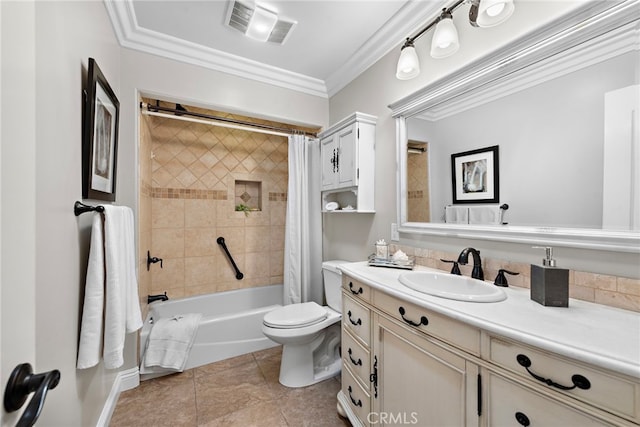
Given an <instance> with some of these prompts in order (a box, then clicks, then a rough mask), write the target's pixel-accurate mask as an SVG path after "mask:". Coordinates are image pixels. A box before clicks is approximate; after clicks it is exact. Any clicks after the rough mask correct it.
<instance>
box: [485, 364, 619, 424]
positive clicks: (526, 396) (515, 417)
mask: <svg viewBox="0 0 640 427" xmlns="http://www.w3.org/2000/svg"><path fill="white" fill-rule="evenodd" d="M484 376H485V377H486V378H487V380H486V381H487V382H488V393H487V395H488V396H487V401H488V402H487V407H488V408H487V412H488V414H487V420H488V422H487V424H488V426H489V427H491V426H496V427H498V426H520V425H522V426H531V427H554V426H557V427H567V426H576V427H577V426H580V427H589V426H594V427H595V426H608V425H611V424H608V423H606V422H604V421H602V420H598V419H595V418H592V417H590V416H588V415H587V414H585V413H582V412H580V411H579V410H577V409H574V408H570V407H568V406H565V405H563V404H561V403H559V402H556V401H554V400H551V399H549V398H547V397H545V396H543V395H541V394H538V393H536V392H534V391H532V390H530V389H528V388H525V387H523V386H520V385H518V384H516V383H515V382H513V381H511V380H508V379H506V378H504V377H502V376H500V375H497V374H495V373H493V372H489V373H488V374H487V375H484Z"/></svg>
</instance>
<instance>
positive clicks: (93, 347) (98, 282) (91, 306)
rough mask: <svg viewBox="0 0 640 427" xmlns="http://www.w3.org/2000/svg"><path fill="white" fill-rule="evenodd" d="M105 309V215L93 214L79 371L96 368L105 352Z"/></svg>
mask: <svg viewBox="0 0 640 427" xmlns="http://www.w3.org/2000/svg"><path fill="white" fill-rule="evenodd" d="M103 307H104V240H103V234H102V215H101V214H100V213H98V212H96V213H94V214H93V222H92V224H91V247H90V248H89V263H88V266H87V278H86V281H85V288H84V308H83V310H82V326H81V329H80V345H79V348H78V364H77V367H78V369H86V368H91V367H92V366H95V365H97V364H98V362H99V361H100V350H101V348H102V319H103V314H102V312H103Z"/></svg>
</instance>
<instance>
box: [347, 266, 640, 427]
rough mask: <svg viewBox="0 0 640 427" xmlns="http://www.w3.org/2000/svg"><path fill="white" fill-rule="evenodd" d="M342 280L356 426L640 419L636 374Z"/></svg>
mask: <svg viewBox="0 0 640 427" xmlns="http://www.w3.org/2000/svg"><path fill="white" fill-rule="evenodd" d="M342 280H343V317H342V327H343V332H342V356H343V371H342V390H341V391H340V393H339V394H338V401H339V404H340V405H339V406H341V407H342V409H343V411H344V413H345V414H346V416H347V417H348V418H349V420H350V421H351V423H352V424H353V425H354V426H392V425H419V426H425V427H428V426H454V425H455V426H467V427H470V426H474V427H480V426H482V427H485V426H486V427H492V426H506V425H512V426H518V425H522V426H532V427H536V426H544V427H548V426H578V425H579V426H610V425H611V426H613V425H615V426H637V425H638V424H639V423H638V422H639V421H640V384H639V383H638V381H637V380H636V379H634V378H630V377H626V376H624V375H621V374H617V373H614V372H611V371H608V370H604V369H601V368H598V367H596V366H592V365H589V364H585V363H583V362H578V361H575V360H572V359H568V358H566V357H562V356H559V355H556V354H553V353H549V352H547V351H544V350H541V349H538V348H536V347H531V346H528V345H525V344H522V343H519V342H517V341H514V340H510V339H506V338H503V337H498V336H494V335H492V334H489V333H488V332H486V331H483V330H481V329H478V328H477V327H473V326H471V325H469V324H466V323H463V322H460V321H458V320H455V319H453V318H450V317H448V316H444V315H442V314H440V313H436V312H433V311H432V310H429V309H426V308H424V307H421V306H418V305H415V304H412V303H410V302H407V301H404V300H402V299H401V298H398V297H395V296H391V295H389V294H387V293H385V292H382V291H380V290H378V289H375V288H372V287H369V286H367V285H365V284H364V283H362V282H360V281H358V280H356V279H354V278H353V277H350V276H349V275H347V274H345V273H343V276H342Z"/></svg>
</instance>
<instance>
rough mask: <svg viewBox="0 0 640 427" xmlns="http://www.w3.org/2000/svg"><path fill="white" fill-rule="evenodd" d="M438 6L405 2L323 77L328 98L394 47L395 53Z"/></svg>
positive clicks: (431, 16)
mask: <svg viewBox="0 0 640 427" xmlns="http://www.w3.org/2000/svg"><path fill="white" fill-rule="evenodd" d="M441 6H442V5H441V4H439V3H438V2H424V1H416V0H412V1H409V2H407V4H406V5H405V6H403V7H402V8H401V9H400V10H399V11H398V12H397V13H396V14H395V15H394V16H393V17H391V19H389V21H387V22H386V23H385V25H384V26H383V27H382V28H380V30H379V31H377V32H376V34H374V35H373V37H371V38H370V39H369V40H367V42H366V43H364V44H363V45H362V47H361V48H360V49H358V52H357V53H356V54H355V55H353V56H352V57H351V58H349V60H348V61H347V62H345V63H344V64H343V65H342V67H340V68H339V69H338V70H336V71H335V72H333V73H332V74H331V75H330V76H329V77H328V78H327V80H326V84H327V88H328V90H329V96H330V97H331V96H333V95H335V94H336V93H338V91H340V90H341V89H342V88H344V87H345V86H346V85H348V84H349V83H351V82H352V81H353V80H354V79H355V78H356V77H358V76H359V75H360V74H362V73H363V72H365V71H366V70H367V68H369V67H370V66H372V65H373V64H375V63H376V62H377V61H379V60H380V58H382V57H383V56H384V55H386V54H387V53H389V51H391V50H392V49H394V48H398V54H399V52H400V50H399V46H400V42H399V41H398V40H404V39H405V38H407V37H410V36H411V34H413V33H415V32H416V31H417V28H419V27H420V26H424V23H425V22H427V21H429V20H430V19H433V17H434V16H436V15H437V14H438V13H439V12H440V10H441Z"/></svg>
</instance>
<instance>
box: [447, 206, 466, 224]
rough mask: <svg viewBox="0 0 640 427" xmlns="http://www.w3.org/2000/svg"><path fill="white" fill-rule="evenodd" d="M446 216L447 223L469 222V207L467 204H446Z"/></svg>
mask: <svg viewBox="0 0 640 427" xmlns="http://www.w3.org/2000/svg"><path fill="white" fill-rule="evenodd" d="M444 216H445V222H446V223H447V224H468V223H469V208H468V207H466V206H451V205H449V206H445V208H444Z"/></svg>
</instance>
